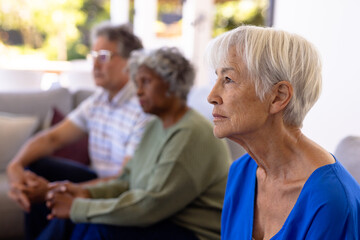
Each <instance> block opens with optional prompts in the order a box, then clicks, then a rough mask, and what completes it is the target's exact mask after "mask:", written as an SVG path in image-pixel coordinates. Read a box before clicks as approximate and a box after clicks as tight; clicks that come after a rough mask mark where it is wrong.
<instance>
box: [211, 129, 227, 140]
mask: <svg viewBox="0 0 360 240" xmlns="http://www.w3.org/2000/svg"><path fill="white" fill-rule="evenodd" d="M213 133H214V136H215V137H217V138H225V137H227V135H226V134H224V132H223V131H220V130H218V129H216V127H214V130H213Z"/></svg>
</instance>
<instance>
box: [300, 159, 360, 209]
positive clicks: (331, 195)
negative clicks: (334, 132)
mask: <svg viewBox="0 0 360 240" xmlns="http://www.w3.org/2000/svg"><path fill="white" fill-rule="evenodd" d="M303 195H305V196H303V197H305V198H308V199H309V200H310V201H309V204H311V205H312V207H315V208H324V209H328V210H329V211H331V212H333V213H335V212H337V213H338V214H340V215H341V214H346V212H350V213H351V212H360V186H359V184H358V183H357V182H356V181H355V179H354V178H353V177H352V176H351V175H350V174H349V172H348V171H347V170H346V169H345V168H344V167H343V166H342V165H341V164H340V163H339V162H336V163H334V164H329V165H325V166H322V167H320V168H318V169H317V170H315V171H314V172H313V174H312V175H311V176H310V177H309V179H308V181H307V182H306V183H305V185H304V187H303Z"/></svg>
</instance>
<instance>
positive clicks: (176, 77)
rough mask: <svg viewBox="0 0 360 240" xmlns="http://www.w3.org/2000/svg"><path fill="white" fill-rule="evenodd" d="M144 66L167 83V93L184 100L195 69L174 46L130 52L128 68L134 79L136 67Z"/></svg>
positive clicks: (192, 81)
mask: <svg viewBox="0 0 360 240" xmlns="http://www.w3.org/2000/svg"><path fill="white" fill-rule="evenodd" d="M141 66H145V67H147V68H149V69H150V70H152V71H154V72H155V73H156V74H157V75H159V76H160V77H161V78H162V79H163V80H164V81H165V82H167V83H169V93H170V94H174V95H176V96H178V97H179V98H181V99H183V100H186V99H187V95H188V93H189V91H190V88H191V87H192V85H193V84H194V79H195V70H194V67H193V65H192V64H191V63H190V61H188V60H187V59H186V58H185V57H184V56H183V55H182V54H181V53H180V51H179V50H178V49H177V48H175V47H171V48H169V47H162V48H159V49H156V50H152V51H145V50H137V51H133V52H132V53H131V57H130V59H129V63H128V68H129V70H130V79H132V80H134V79H135V75H136V73H137V71H138V69H139V68H140V67H141Z"/></svg>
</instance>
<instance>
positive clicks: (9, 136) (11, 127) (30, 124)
mask: <svg viewBox="0 0 360 240" xmlns="http://www.w3.org/2000/svg"><path fill="white" fill-rule="evenodd" d="M38 123H39V121H38V118H37V117H35V116H25V115H17V114H9V113H1V112H0V126H1V131H0V153H1V154H0V172H1V171H4V170H5V168H6V165H7V164H8V162H9V161H10V160H11V159H12V158H13V157H14V156H15V154H16V153H17V151H18V150H19V148H20V147H21V146H22V145H23V144H24V142H25V141H26V140H27V139H28V138H29V137H30V136H31V135H32V134H33V132H34V131H35V129H36V128H37V126H38Z"/></svg>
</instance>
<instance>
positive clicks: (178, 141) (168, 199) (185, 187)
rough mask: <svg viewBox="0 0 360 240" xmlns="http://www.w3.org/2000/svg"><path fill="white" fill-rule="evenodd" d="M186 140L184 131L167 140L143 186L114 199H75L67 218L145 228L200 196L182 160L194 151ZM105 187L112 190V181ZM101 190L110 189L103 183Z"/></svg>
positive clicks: (131, 189)
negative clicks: (145, 184)
mask: <svg viewBox="0 0 360 240" xmlns="http://www.w3.org/2000/svg"><path fill="white" fill-rule="evenodd" d="M189 137H190V134H189V133H188V132H186V131H179V132H178V133H177V134H174V136H172V137H171V138H170V139H169V141H168V142H167V143H166V144H165V146H164V148H163V149H162V150H161V152H160V153H159V156H160V157H159V159H158V161H157V162H156V163H155V164H154V166H152V171H151V176H150V178H149V181H148V185H147V187H145V188H130V190H128V191H125V192H123V193H121V194H120V195H119V196H118V197H117V198H109V199H76V200H75V201H74V203H73V205H72V208H71V214H70V215H71V219H72V220H73V221H74V222H91V223H102V224H112V225H123V226H124V225H126V226H147V225H150V224H153V223H155V222H158V221H161V220H163V219H166V218H168V217H170V216H171V215H173V214H174V213H176V212H178V211H180V210H181V209H183V208H184V207H185V206H186V205H188V204H189V203H190V202H192V201H193V200H194V199H195V198H196V197H197V196H198V195H199V194H200V193H199V189H198V188H197V187H196V186H197V184H196V179H194V174H192V173H189V170H188V169H187V168H185V167H184V165H183V161H182V160H183V158H185V157H187V156H189V151H196V148H194V147H192V146H191V145H190V144H189V141H187V139H189ZM195 155H196V154H195ZM142 167H144V166H142ZM109 184H115V186H114V188H115V187H116V181H113V182H110V183H109ZM103 188H110V189H111V188H112V187H111V186H110V185H106V184H105V185H104V186H103ZM97 191H99V189H97ZM100 191H101V190H100Z"/></svg>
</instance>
